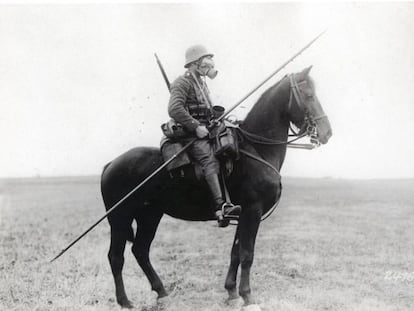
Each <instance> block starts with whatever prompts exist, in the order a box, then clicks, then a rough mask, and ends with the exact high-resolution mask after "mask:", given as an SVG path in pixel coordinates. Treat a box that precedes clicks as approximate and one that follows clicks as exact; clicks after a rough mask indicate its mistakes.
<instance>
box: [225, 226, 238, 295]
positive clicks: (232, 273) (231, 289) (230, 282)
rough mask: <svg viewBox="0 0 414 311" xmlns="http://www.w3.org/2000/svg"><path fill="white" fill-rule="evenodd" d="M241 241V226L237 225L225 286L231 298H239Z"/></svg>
mask: <svg viewBox="0 0 414 311" xmlns="http://www.w3.org/2000/svg"><path fill="white" fill-rule="evenodd" d="M239 254H240V243H239V227H237V230H236V234H235V236H234V242H233V247H232V249H231V255H230V256H231V257H230V266H229V271H228V272H227V277H226V282H225V284H224V288H225V289H227V292H228V293H229V299H237V298H238V297H239V295H238V294H237V290H236V286H237V284H236V282H237V270H238V268H239V265H240V256H239Z"/></svg>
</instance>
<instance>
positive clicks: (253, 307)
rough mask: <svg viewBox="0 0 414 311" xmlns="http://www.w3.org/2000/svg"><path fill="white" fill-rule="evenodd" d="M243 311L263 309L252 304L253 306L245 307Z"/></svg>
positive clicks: (260, 310)
mask: <svg viewBox="0 0 414 311" xmlns="http://www.w3.org/2000/svg"><path fill="white" fill-rule="evenodd" d="M242 311H262V309H261V308H260V307H259V305H256V304H252V305H248V306H244V307H243V308H242Z"/></svg>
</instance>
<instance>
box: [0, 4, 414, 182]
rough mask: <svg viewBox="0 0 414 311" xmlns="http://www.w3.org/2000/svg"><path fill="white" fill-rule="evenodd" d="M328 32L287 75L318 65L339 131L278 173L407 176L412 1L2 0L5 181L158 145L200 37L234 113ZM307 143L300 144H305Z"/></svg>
mask: <svg viewBox="0 0 414 311" xmlns="http://www.w3.org/2000/svg"><path fill="white" fill-rule="evenodd" d="M324 29H328V30H327V32H326V33H325V34H324V35H323V36H322V37H321V38H320V39H319V40H318V41H317V42H316V43H315V44H314V45H313V46H312V47H310V48H309V49H308V50H306V51H305V52H304V53H303V54H302V55H300V56H299V57H298V58H297V59H296V60H295V61H294V62H292V63H291V64H289V65H288V66H287V67H286V68H284V70H282V71H281V72H280V73H279V74H278V75H276V77H274V78H273V79H272V80H271V81H269V82H268V83H266V84H265V85H264V86H263V87H262V88H261V89H259V90H258V91H257V92H256V93H255V94H254V95H253V96H252V97H250V98H249V99H248V100H246V101H245V102H244V103H243V104H242V105H241V107H240V108H238V109H237V110H236V111H235V112H234V114H235V115H236V116H237V117H238V118H240V119H242V118H243V117H244V116H245V115H246V113H247V112H248V111H249V109H250V108H251V107H252V106H253V105H254V103H255V101H256V100H257V98H258V97H259V96H260V94H261V93H263V92H264V91H265V90H266V89H267V88H268V87H270V86H271V85H272V84H274V83H276V82H277V81H278V80H279V79H280V78H281V77H282V76H284V75H285V74H286V73H291V72H298V71H301V70H302V69H303V68H305V67H307V66H309V65H313V68H312V71H311V76H312V77H313V79H314V80H315V82H316V93H317V95H318V97H319V100H320V101H321V104H322V106H323V108H324V110H325V112H326V113H327V115H328V116H329V119H330V121H331V125H332V129H333V136H332V138H331V140H330V141H329V143H328V144H327V145H324V146H321V147H320V148H318V149H316V150H312V151H309V150H297V149H289V150H288V153H287V156H286V161H285V164H284V167H283V168H282V171H281V173H282V175H283V176H297V177H332V178H358V179H359V178H363V179H365V178H413V177H414V161H413V159H414V144H413V134H414V124H413V123H414V122H413V120H414V92H413V90H414V73H413V70H414V37H413V34H412V31H413V29H414V3H394V2H392V3H391V2H390V3H373V2H356V3H352V2H349V3H333V4H328V3H308V2H305V3H260V4H259V3H244V4H241V3H225V4H219V3H217V2H216V3H210V4H201V3H190V4H174V3H166V4H138V3H135V4H89V5H83V4H63V5H40V4H26V5H5V4H3V5H0V46H1V48H0V142H1V150H2V152H1V153H0V177H23V176H59V175H98V174H100V173H101V170H102V167H103V166H104V165H105V164H106V163H107V162H109V161H111V160H112V159H114V158H115V157H117V156H118V155H120V154H121V153H123V152H125V151H127V150H129V149H130V148H133V147H136V146H158V145H159V141H160V138H161V131H160V124H161V123H163V122H165V121H167V120H168V115H167V103H168V98H169V93H168V90H167V88H166V86H165V84H164V81H163V79H162V76H161V74H160V72H159V69H158V67H157V64H156V62H155V58H154V53H157V54H158V56H159V57H160V59H161V61H162V63H163V64H164V67H165V69H166V71H167V74H168V76H169V78H170V80H173V79H175V78H176V77H177V76H178V75H180V74H182V73H183V72H184V68H183V63H184V52H185V50H186V48H187V47H189V46H190V45H193V44H199V43H201V44H204V45H205V46H207V47H208V49H209V50H211V51H212V52H213V53H214V54H215V57H214V58H215V62H216V67H217V69H218V70H219V75H218V76H217V78H216V79H215V80H214V81H211V82H210V83H209V87H210V90H211V92H212V93H213V94H214V95H213V98H214V102H215V104H221V105H223V106H225V107H230V106H232V105H233V104H234V103H236V102H237V101H238V100H239V99H241V98H242V97H244V95H245V94H247V93H248V92H249V91H250V90H251V89H253V88H254V87H255V86H256V85H258V84H259V83H260V82H262V80H264V79H265V78H266V77H267V76H268V75H269V74H270V73H271V72H273V71H274V70H275V69H276V68H278V67H279V66H280V65H281V64H283V63H284V62H285V61H286V60H287V59H289V58H290V57H291V56H292V55H293V54H295V53H296V52H297V51H298V50H300V49H301V48H302V47H303V46H305V45H306V44H307V43H308V42H309V41H310V40H311V39H312V38H314V37H315V36H316V35H317V34H318V33H320V32H321V31H323V30H324ZM304 142H306V141H304Z"/></svg>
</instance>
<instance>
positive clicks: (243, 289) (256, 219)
mask: <svg viewBox="0 0 414 311" xmlns="http://www.w3.org/2000/svg"><path fill="white" fill-rule="evenodd" d="M310 69H311V67H309V68H306V69H304V70H303V71H302V72H300V73H296V74H292V75H290V76H285V77H284V78H282V79H281V80H280V81H279V82H278V83H277V84H275V85H274V86H272V87H271V88H269V89H268V90H267V91H266V92H265V93H264V94H263V95H262V96H261V97H260V99H259V100H258V102H257V103H256V104H255V105H254V107H253V108H252V109H251V111H250V112H249V114H248V115H247V117H246V118H245V120H244V121H243V123H242V124H241V125H240V128H241V129H242V131H243V132H244V133H246V134H249V135H246V136H245V138H246V139H244V140H243V141H242V142H241V145H240V147H241V149H243V150H245V151H246V152H248V153H249V154H253V155H254V156H255V157H256V159H254V158H252V157H248V156H246V154H242V155H241V157H240V159H239V160H238V161H236V162H235V164H234V169H233V173H232V174H231V175H230V177H229V178H228V181H227V183H228V187H229V191H230V193H231V195H232V201H233V202H234V203H236V204H240V205H241V206H242V213H241V215H240V219H239V222H238V226H237V229H236V234H235V238H234V242H233V248H232V250H231V261H230V267H229V270H228V274H227V277H226V281H225V288H226V289H227V291H228V293H229V298H230V299H233V298H237V297H238V296H237V290H236V286H237V285H236V278H237V270H238V268H239V266H241V277H240V284H239V291H238V292H239V294H240V296H242V297H243V299H244V302H245V304H246V305H250V304H252V303H253V299H252V297H251V290H250V284H249V279H250V268H251V266H252V263H253V255H254V246H255V240H256V235H257V231H258V229H259V225H260V221H261V218H262V216H263V215H264V214H266V212H268V211H269V210H270V209H271V207H272V206H273V205H274V203H275V202H276V201H277V200H278V199H279V197H280V194H281V182H280V175H279V174H278V172H277V171H276V170H275V169H277V170H280V168H281V167H282V164H283V161H284V158H285V154H286V142H287V140H288V132H289V126H290V124H291V122H292V123H293V124H294V125H295V126H296V127H298V128H302V129H303V131H306V128H309V126H313V128H314V129H316V133H317V139H318V140H319V142H321V143H322V144H326V143H327V142H328V140H329V138H330V136H331V135H332V132H331V127H330V124H329V120H328V118H327V117H326V115H325V114H324V112H323V109H322V107H321V105H320V103H319V100H318V98H317V97H316V95H315V89H314V83H313V80H312V79H311V78H310V77H309V76H308V74H309V71H310ZM249 137H250V139H249ZM252 137H254V138H255V139H254V140H255V142H252V140H253V139H251V138H252ZM259 138H261V139H259ZM261 141H263V143H261ZM271 141H272V142H274V143H270V142H271ZM258 159H259V160H262V161H259V160H258ZM263 161H266V162H267V164H265V162H263ZM162 163H163V160H162V156H161V153H160V151H159V149H158V148H153V147H138V148H134V149H131V150H129V151H127V152H126V153H124V154H122V155H120V156H119V157H117V158H116V159H114V160H113V161H112V162H110V163H109V164H107V165H106V166H105V168H104V171H103V173H102V180H101V190H102V195H103V199H104V202H105V206H106V209H107V210H108V209H109V208H111V207H112V206H113V205H114V204H115V203H117V202H118V201H119V200H120V199H121V198H122V197H123V196H124V195H125V194H127V193H128V192H129V191H130V190H131V189H133V188H134V187H135V186H136V185H137V184H138V183H139V182H140V181H142V180H143V179H145V177H147V176H148V175H150V173H152V172H153V171H154V170H155V169H156V168H158V167H159V166H160V165H161V164H162ZM269 164H270V165H269ZM271 166H273V168H275V169H272V168H271ZM164 213H165V214H168V215H170V216H172V217H175V218H180V219H185V220H198V221H206V220H213V219H214V215H213V214H212V210H211V208H210V206H209V197H208V190H207V188H206V184H205V182H204V181H195V180H194V179H188V180H186V179H185V178H184V179H183V178H181V180H180V181H177V179H171V177H170V176H169V175H168V173H167V172H166V171H162V172H160V173H159V174H158V175H156V176H155V177H154V178H153V179H151V180H150V181H149V182H148V183H147V184H146V185H145V186H144V187H143V188H141V189H140V190H139V191H137V192H136V193H134V194H133V195H132V196H131V197H129V198H128V199H127V200H126V201H125V202H124V203H123V205H122V206H120V207H119V208H118V209H116V210H114V212H113V213H112V214H110V215H109V217H108V220H109V224H110V226H111V246H110V250H109V253H108V258H109V262H110V265H111V269H112V273H113V277H114V280H115V287H116V298H117V301H118V303H119V304H120V305H121V306H123V307H132V305H131V303H130V301H129V300H128V298H127V295H126V293H125V288H124V283H123V280H122V267H123V264H124V250H125V244H126V241H127V240H129V241H132V242H133V245H132V252H133V254H134V256H135V257H136V259H137V261H138V264H139V265H140V266H141V268H142V270H143V271H144V273H145V275H146V276H147V278H148V280H149V282H150V283H151V288H152V290H154V291H156V292H157V294H158V297H159V298H161V297H164V296H166V295H167V292H166V290H165V288H164V285H163V283H162V282H161V280H160V278H159V277H158V275H157V273H156V272H155V270H154V268H153V267H152V265H151V262H150V259H149V250H150V246H151V243H152V241H153V239H154V236H155V233H156V231H157V227H158V224H159V222H160V220H161V218H162V216H163V214H164ZM134 220H135V221H136V224H137V232H136V234H135V236H134V232H133V229H132V226H131V225H132V222H133V221H134Z"/></svg>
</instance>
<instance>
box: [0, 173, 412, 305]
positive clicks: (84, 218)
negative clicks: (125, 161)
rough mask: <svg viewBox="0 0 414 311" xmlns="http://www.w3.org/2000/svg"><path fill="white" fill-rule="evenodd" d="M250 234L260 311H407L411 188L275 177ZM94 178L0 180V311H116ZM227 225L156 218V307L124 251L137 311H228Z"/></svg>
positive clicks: (229, 231)
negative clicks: (267, 206) (276, 197)
mask: <svg viewBox="0 0 414 311" xmlns="http://www.w3.org/2000/svg"><path fill="white" fill-rule="evenodd" d="M283 185H284V189H283V194H282V200H281V204H280V206H279V207H278V209H277V210H276V212H275V213H274V214H273V215H272V216H271V217H270V218H269V219H268V220H266V221H265V222H263V223H262V226H261V228H260V231H259V235H258V238H257V246H256V256H255V262H254V265H253V269H252V279H251V285H252V290H253V293H254V295H255V297H256V300H257V303H258V304H259V305H260V307H261V308H262V310H264V311H270V310H281V311H283V310H318V311H319V310H413V308H414V226H413V224H414V181H413V180H392V181H349V180H335V179H296V178H295V179H294V178H284V179H283ZM103 213H104V207H103V204H102V200H101V196H100V190H99V178H98V177H83V178H45V179H43V178H36V179H35V178H34V179H19V180H17V179H14V180H11V179H10V180H2V181H0V254H1V255H0V256H1V257H0V309H1V310H118V309H120V308H119V307H118V306H117V304H116V301H115V295H114V294H115V293H114V284H113V280H112V275H111V272H110V267H109V264H108V261H107V257H106V256H107V251H108V247H109V225H108V224H107V222H106V221H105V222H103V223H102V224H100V225H99V226H98V227H97V228H95V229H94V230H93V231H92V232H91V233H90V234H88V235H87V236H86V237H85V238H84V239H83V240H81V241H80V242H79V243H78V244H77V245H75V246H74V247H73V248H72V249H70V250H69V251H68V252H67V253H66V254H65V255H64V256H63V257H61V258H59V259H58V260H57V261H56V262H54V263H52V264H50V263H49V260H50V259H51V258H53V257H54V256H55V255H56V254H57V253H59V251H60V250H61V249H62V248H63V247H65V246H66V245H67V244H68V243H69V242H71V241H72V240H73V239H74V238H75V237H76V236H77V235H78V234H80V233H81V232H83V231H84V230H85V229H86V228H88V227H89V226H90V225H91V224H92V223H94V222H95V221H96V220H97V219H98V218H99V217H100V216H101V215H103ZM234 229H235V228H234V227H229V228H226V229H218V228H216V227H215V224H214V223H213V222H208V223H196V222H194V223H193V222H185V221H179V220H175V219H172V218H169V217H165V218H163V220H162V223H161V225H160V228H159V231H158V234H157V237H156V239H155V241H154V243H153V246H152V253H151V255H152V259H153V263H154V266H155V268H156V269H157V271H158V272H159V275H160V276H161V278H162V280H163V281H164V284H165V285H166V287H167V289H168V290H169V291H170V296H169V299H167V300H166V301H165V302H163V303H162V304H157V302H156V299H155V294H154V293H152V292H151V290H150V287H149V283H148V282H147V280H146V278H145V276H144V274H143V272H142V271H141V270H140V268H139V267H138V265H137V263H136V262H135V259H134V257H133V256H132V253H131V252H130V247H129V246H127V250H126V252H125V257H126V261H125V267H124V279H125V283H126V289H127V293H128V295H129V298H130V299H131V300H132V301H133V303H134V305H135V307H136V309H137V310H146V311H150V310H151V311H155V310H172V311H178V310H180V311H190V310H191V311H193V310H237V309H239V308H240V305H241V301H239V302H237V303H235V304H232V305H227V304H226V302H225V299H226V292H225V290H224V288H223V285H224V278H225V275H226V272H227V268H228V263H229V253H230V247H231V243H232V240H233V233H234Z"/></svg>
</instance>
